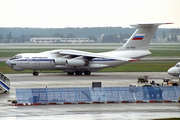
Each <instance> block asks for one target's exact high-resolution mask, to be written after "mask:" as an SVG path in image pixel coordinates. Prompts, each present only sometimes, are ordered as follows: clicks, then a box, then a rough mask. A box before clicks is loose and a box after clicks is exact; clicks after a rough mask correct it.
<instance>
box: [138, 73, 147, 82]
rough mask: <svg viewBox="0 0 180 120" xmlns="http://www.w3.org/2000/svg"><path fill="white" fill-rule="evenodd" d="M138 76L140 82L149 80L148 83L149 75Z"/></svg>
mask: <svg viewBox="0 0 180 120" xmlns="http://www.w3.org/2000/svg"><path fill="white" fill-rule="evenodd" d="M137 78H138V81H137V82H138V83H139V82H140V83H145V82H147V83H148V76H147V75H145V76H138V77H137Z"/></svg>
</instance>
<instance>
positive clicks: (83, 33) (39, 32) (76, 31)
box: [0, 27, 177, 43]
mask: <svg viewBox="0 0 180 120" xmlns="http://www.w3.org/2000/svg"><path fill="white" fill-rule="evenodd" d="M135 30H136V28H122V27H94V28H0V43H2V42H6V43H9V42H14V43H24V42H29V41H30V38H32V37H60V38H84V37H86V38H89V39H90V40H94V41H95V42H98V39H99V38H101V42H103V43H119V42H125V40H126V39H127V38H129V37H130V36H131V35H132V33H133V32H134V31H135ZM169 30H170V29H163V28H160V29H158V30H157V31H156V35H155V37H161V38H164V37H167V35H168V34H169ZM169 39H170V40H173V41H177V40H176V39H177V36H176V35H174V36H172V37H171V38H169Z"/></svg>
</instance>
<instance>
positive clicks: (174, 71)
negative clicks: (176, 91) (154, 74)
mask: <svg viewBox="0 0 180 120" xmlns="http://www.w3.org/2000/svg"><path fill="white" fill-rule="evenodd" d="M167 72H168V74H169V75H172V76H175V77H180V62H178V63H177V64H176V65H175V66H173V67H171V68H169V70H168V71H167Z"/></svg>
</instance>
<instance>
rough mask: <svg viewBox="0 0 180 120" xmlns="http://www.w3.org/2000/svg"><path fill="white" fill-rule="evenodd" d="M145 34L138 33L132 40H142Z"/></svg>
mask: <svg viewBox="0 0 180 120" xmlns="http://www.w3.org/2000/svg"><path fill="white" fill-rule="evenodd" d="M144 36H145V34H136V35H135V36H134V37H133V39H132V40H142V39H143V38H144Z"/></svg>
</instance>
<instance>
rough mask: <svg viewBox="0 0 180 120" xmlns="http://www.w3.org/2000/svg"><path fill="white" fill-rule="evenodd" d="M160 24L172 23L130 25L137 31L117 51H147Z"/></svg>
mask: <svg viewBox="0 0 180 120" xmlns="http://www.w3.org/2000/svg"><path fill="white" fill-rule="evenodd" d="M162 24H172V23H152V24H151V23H150V24H134V25H130V26H132V27H136V28H137V30H136V31H135V32H134V33H133V35H132V36H131V37H130V38H129V39H128V41H127V42H126V43H125V44H124V45H123V46H122V47H120V48H118V49H117V50H134V49H135V50H139V49H148V45H149V43H150V41H151V39H152V38H153V36H154V34H155V32H156V30H157V28H158V26H159V25H162Z"/></svg>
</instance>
